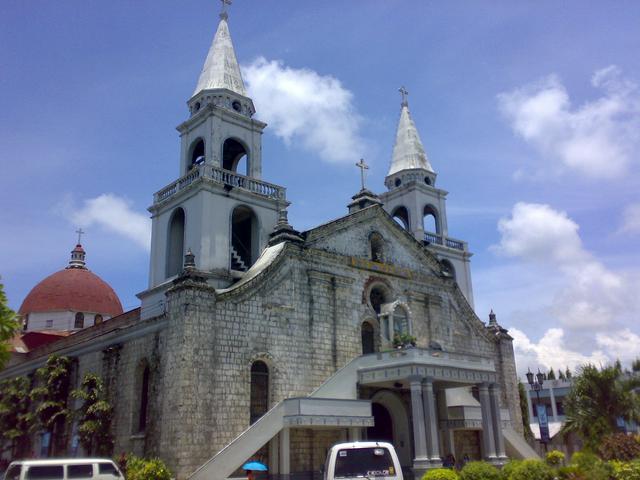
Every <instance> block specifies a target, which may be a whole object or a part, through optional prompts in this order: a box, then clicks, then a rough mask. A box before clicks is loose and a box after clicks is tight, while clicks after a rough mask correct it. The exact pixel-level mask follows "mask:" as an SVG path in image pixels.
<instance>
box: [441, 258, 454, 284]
mask: <svg viewBox="0 0 640 480" xmlns="http://www.w3.org/2000/svg"><path fill="white" fill-rule="evenodd" d="M440 265H442V274H443V275H444V276H445V277H451V278H453V279H454V280H455V279H456V269H455V268H454V267H453V264H452V263H451V262H450V261H449V260H447V259H444V260H442V261H441V262H440Z"/></svg>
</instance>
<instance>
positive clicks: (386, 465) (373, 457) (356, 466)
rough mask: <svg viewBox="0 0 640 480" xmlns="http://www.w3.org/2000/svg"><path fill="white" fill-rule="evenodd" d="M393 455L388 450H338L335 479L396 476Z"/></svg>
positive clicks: (372, 448)
mask: <svg viewBox="0 0 640 480" xmlns="http://www.w3.org/2000/svg"><path fill="white" fill-rule="evenodd" d="M395 475H396V471H395V468H394V467H393V460H392V459H391V454H390V453H389V450H388V449H386V448H380V447H370V448H350V449H344V450H338V455H337V456H336V471H335V475H334V476H335V478H346V477H369V478H371V477H388V476H395Z"/></svg>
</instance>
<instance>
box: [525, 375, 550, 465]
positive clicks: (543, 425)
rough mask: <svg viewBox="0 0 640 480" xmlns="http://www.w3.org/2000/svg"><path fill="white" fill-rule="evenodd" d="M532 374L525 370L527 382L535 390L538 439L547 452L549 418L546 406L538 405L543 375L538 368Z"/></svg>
mask: <svg viewBox="0 0 640 480" xmlns="http://www.w3.org/2000/svg"><path fill="white" fill-rule="evenodd" d="M533 377H534V375H533V373H532V372H531V370H529V371H528V372H527V382H528V383H529V385H530V386H531V388H533V390H534V391H535V392H536V399H537V400H538V401H537V402H536V412H537V413H538V427H539V428H540V441H541V442H542V444H543V445H544V451H545V452H547V451H548V449H547V443H549V419H548V418H547V406H546V405H540V390H542V384H543V383H544V375H543V374H542V373H541V372H540V369H538V373H537V374H536V375H535V377H536V378H535V380H534V378H533Z"/></svg>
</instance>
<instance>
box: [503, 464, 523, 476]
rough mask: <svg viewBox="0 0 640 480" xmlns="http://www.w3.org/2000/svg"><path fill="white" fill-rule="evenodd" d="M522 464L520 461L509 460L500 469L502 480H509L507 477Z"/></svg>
mask: <svg viewBox="0 0 640 480" xmlns="http://www.w3.org/2000/svg"><path fill="white" fill-rule="evenodd" d="M521 463H522V460H509V461H508V462H507V463H506V464H505V466H504V467H502V472H501V473H502V479H503V480H509V477H510V476H511V474H512V473H513V471H514V470H515V469H516V468H517V467H518V465H520V464H521Z"/></svg>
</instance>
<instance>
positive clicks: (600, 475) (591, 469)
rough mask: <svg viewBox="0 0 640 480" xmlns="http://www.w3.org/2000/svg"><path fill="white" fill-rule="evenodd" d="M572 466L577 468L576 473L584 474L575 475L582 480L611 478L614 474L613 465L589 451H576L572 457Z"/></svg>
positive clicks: (607, 479) (605, 479) (606, 479)
mask: <svg viewBox="0 0 640 480" xmlns="http://www.w3.org/2000/svg"><path fill="white" fill-rule="evenodd" d="M571 466H572V467H575V468H576V470H575V471H576V473H579V474H580V475H582V476H581V477H575V478H576V479H580V480H582V479H585V480H609V478H610V477H611V474H612V467H611V466H610V465H609V464H607V463H605V462H603V461H602V460H600V459H599V458H598V457H597V456H596V455H595V454H593V453H591V452H588V451H581V452H576V453H574V454H573V456H572V457H571ZM571 480H573V479H571Z"/></svg>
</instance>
